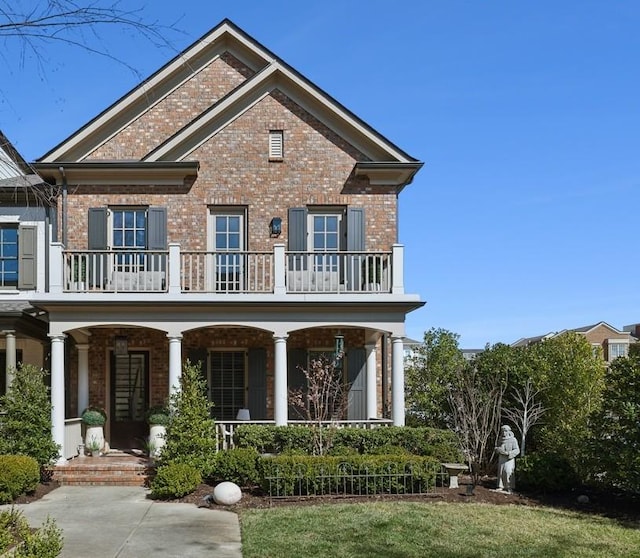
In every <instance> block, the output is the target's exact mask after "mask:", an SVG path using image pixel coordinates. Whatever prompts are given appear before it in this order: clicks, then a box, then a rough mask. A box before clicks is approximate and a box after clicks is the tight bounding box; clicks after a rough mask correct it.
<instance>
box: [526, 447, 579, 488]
mask: <svg viewBox="0 0 640 558" xmlns="http://www.w3.org/2000/svg"><path fill="white" fill-rule="evenodd" d="M579 485H580V479H579V477H578V475H577V473H576V472H575V471H574V469H573V468H572V467H571V464H570V463H569V461H568V460H567V459H566V458H564V457H561V456H559V455H556V454H552V453H532V454H529V455H527V456H525V457H523V458H521V459H518V460H517V462H516V487H517V488H518V490H523V491H531V492H550V493H553V492H564V491H567V490H571V489H572V488H576V487H577V486H579Z"/></svg>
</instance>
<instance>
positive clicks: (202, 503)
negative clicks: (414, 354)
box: [172, 477, 640, 527]
mask: <svg viewBox="0 0 640 558" xmlns="http://www.w3.org/2000/svg"><path fill="white" fill-rule="evenodd" d="M470 484H471V480H470V479H467V478H465V477H461V479H460V488H459V489H449V488H446V487H445V488H441V489H438V492H437V493H436V494H433V495H428V496H374V497H371V496H369V497H358V496H355V497H327V496H322V497H306V498H287V499H270V498H269V497H268V496H265V495H263V494H262V493H261V492H260V491H259V489H257V488H256V489H254V490H251V491H246V490H243V495H242V500H240V502H239V503H238V504H235V505H233V506H228V507H227V509H229V510H231V511H240V510H243V509H251V508H270V507H280V506H301V505H315V504H336V503H350V502H371V501H403V502H408V501H411V502H425V503H439V502H456V503H469V502H475V503H482V504H492V505H505V504H513V505H518V506H551V507H557V508H563V509H567V510H574V511H580V512H584V513H592V514H598V515H603V516H606V517H611V518H615V519H618V520H621V521H625V522H632V523H633V524H635V525H637V526H639V527H640V495H632V494H620V493H613V492H611V491H603V490H596V489H583V490H579V491H573V492H568V493H565V494H554V495H543V494H522V493H518V492H514V493H513V494H507V493H505V492H499V491H497V490H495V489H494V488H493V487H495V479H490V478H489V479H485V480H484V481H483V483H481V484H480V485H476V486H475V487H474V488H473V495H468V494H467V485H470ZM212 493H213V486H212V485H208V484H201V485H200V486H199V487H198V489H197V490H196V491H195V492H194V493H192V494H188V495H187V496H185V497H184V498H179V499H177V500H172V501H173V502H176V501H177V502H186V503H192V504H195V505H197V506H199V507H212V508H216V507H217V506H216V504H211V506H210V505H209V504H208V503H207V500H205V497H206V496H208V495H210V494H212ZM579 496H582V497H581V498H580V499H579V498H578V497H579ZM585 496H586V497H587V499H588V500H587V501H585V498H584V497H585Z"/></svg>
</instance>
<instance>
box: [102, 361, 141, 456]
mask: <svg viewBox="0 0 640 558" xmlns="http://www.w3.org/2000/svg"><path fill="white" fill-rule="evenodd" d="M148 407H149V353H148V352H146V351H138V352H130V353H128V354H126V355H115V354H113V353H111V412H110V413H109V417H110V420H111V436H110V444H111V447H112V448H115V449H131V448H142V447H143V444H144V440H145V439H146V437H147V434H148V427H147V424H146V422H145V413H146V411H147V409H148Z"/></svg>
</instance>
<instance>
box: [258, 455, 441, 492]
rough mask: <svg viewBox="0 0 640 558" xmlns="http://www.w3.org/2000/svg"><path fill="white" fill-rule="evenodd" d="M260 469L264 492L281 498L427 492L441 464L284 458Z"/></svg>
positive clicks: (391, 458) (412, 459)
mask: <svg viewBox="0 0 640 558" xmlns="http://www.w3.org/2000/svg"><path fill="white" fill-rule="evenodd" d="M259 468H260V474H261V486H262V489H263V490H264V492H265V493H266V494H269V495H270V496H273V497H282V496H306V495H314V496H319V495H326V494H336V495H339V494H358V495H371V494H413V493H422V492H427V491H429V490H431V489H433V487H434V486H435V482H436V473H437V471H438V470H439V469H440V464H439V462H438V461H437V460H436V459H434V458H432V457H420V456H415V455H413V456H412V455H353V456H312V455H281V456H273V457H263V458H261V459H260V461H259Z"/></svg>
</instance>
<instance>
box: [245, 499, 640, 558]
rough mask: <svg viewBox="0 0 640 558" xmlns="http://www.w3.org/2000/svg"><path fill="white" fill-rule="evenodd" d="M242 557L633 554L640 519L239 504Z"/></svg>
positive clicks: (454, 508) (639, 539)
mask: <svg viewBox="0 0 640 558" xmlns="http://www.w3.org/2000/svg"><path fill="white" fill-rule="evenodd" d="M240 523H241V528H242V554H243V558H259V557H260V558H264V557H274V558H276V557H277V558H289V557H296V558H305V557H309V558H311V557H313V558H316V557H318V556H331V557H353V558H356V557H369V556H372V557H373V556H380V557H384V558H411V557H416V558H425V557H429V556H433V557H438V558H460V557H462V558H464V557H469V558H471V557H474V558H475V557H485V556H491V557H501V556H504V557H508V558H516V557H519V556H531V557H536V558H537V557H545V558H551V557H554V556H563V557H564V556H576V557H580V558H590V557H595V556H601V557H606V558H610V557H614V556H615V557H616V558H619V557H623V556H629V557H636V558H637V557H638V556H640V525H635V527H633V526H629V525H623V524H621V523H619V522H616V521H615V520H611V519H606V518H601V517H598V516H592V515H586V514H579V513H574V512H567V511H562V510H557V509H552V508H533V507H524V506H508V505H504V506H491V505H486V504H444V503H435V502H434V503H427V504H422V503H415V502H372V503H363V504H361V503H354V504H339V505H338V504H336V505H332V504H328V505H316V506H290V507H280V508H272V509H248V510H243V511H241V512H240Z"/></svg>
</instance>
